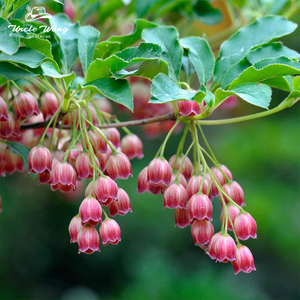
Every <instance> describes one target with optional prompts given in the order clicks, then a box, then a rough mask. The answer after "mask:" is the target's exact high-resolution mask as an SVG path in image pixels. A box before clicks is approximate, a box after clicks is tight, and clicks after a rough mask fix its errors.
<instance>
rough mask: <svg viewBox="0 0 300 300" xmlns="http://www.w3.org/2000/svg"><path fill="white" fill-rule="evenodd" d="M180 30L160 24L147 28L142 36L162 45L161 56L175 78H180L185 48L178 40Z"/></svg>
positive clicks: (175, 79)
mask: <svg viewBox="0 0 300 300" xmlns="http://www.w3.org/2000/svg"><path fill="white" fill-rule="evenodd" d="M178 37H179V34H178V31H177V29H176V28H175V27H168V26H160V27H156V28H147V29H144V30H143V32H142V38H143V39H144V40H145V41H146V42H148V43H154V44H158V45H159V46H161V48H162V50H163V53H162V55H161V58H162V59H163V60H164V61H165V62H166V63H167V64H168V67H169V76H170V77H171V78H172V79H173V80H174V81H176V82H177V81H178V80H179V71H180V69H181V63H182V55H183V49H182V47H181V46H180V44H179V41H178Z"/></svg>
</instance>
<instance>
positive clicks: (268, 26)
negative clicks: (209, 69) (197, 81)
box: [214, 16, 297, 82]
mask: <svg viewBox="0 0 300 300" xmlns="http://www.w3.org/2000/svg"><path fill="white" fill-rule="evenodd" d="M296 28H297V24H295V23H293V22H290V21H288V20H287V19H285V18H283V17H280V16H267V17H263V18H259V19H257V20H256V21H255V22H254V23H252V24H250V25H248V26H245V27H243V28H241V29H240V30H238V31H237V32H236V33H235V34H234V35H232V36H231V37H230V38H229V39H228V40H227V41H225V42H224V43H223V44H222V45H221V48H220V54H219V57H218V59H217V61H216V65H215V72H214V80H215V81H216V82H222V80H223V79H224V77H225V74H226V73H227V71H228V69H229V68H230V67H232V65H234V64H236V63H238V62H239V61H241V60H242V59H243V58H244V57H245V56H246V55H247V54H248V52H249V51H250V50H252V49H254V48H257V47H259V46H263V45H265V44H267V43H269V42H272V41H274V40H276V39H278V38H280V37H282V36H285V35H287V34H290V33H292V32H293V31H294V30H295V29H296Z"/></svg>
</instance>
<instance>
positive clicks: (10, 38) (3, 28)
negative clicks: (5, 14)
mask: <svg viewBox="0 0 300 300" xmlns="http://www.w3.org/2000/svg"><path fill="white" fill-rule="evenodd" d="M10 25H11V23H9V22H8V21H7V20H5V19H3V18H0V41H1V43H0V51H3V52H4V53H6V54H10V55H12V54H14V53H16V52H17V51H18V49H19V45H20V37H19V35H18V34H17V33H14V32H12V28H9V26H10Z"/></svg>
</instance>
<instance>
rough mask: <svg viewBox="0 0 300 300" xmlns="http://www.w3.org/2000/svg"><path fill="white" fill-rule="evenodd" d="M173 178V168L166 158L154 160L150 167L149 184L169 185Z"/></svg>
mask: <svg viewBox="0 0 300 300" xmlns="http://www.w3.org/2000/svg"><path fill="white" fill-rule="evenodd" d="M171 178H172V168H171V166H170V165H169V163H168V161H167V160H166V159H165V158H160V157H159V158H154V159H153V160H152V161H151V162H150V164H149V166H148V183H150V184H152V185H156V186H157V185H160V186H162V184H165V185H169V184H170V183H171Z"/></svg>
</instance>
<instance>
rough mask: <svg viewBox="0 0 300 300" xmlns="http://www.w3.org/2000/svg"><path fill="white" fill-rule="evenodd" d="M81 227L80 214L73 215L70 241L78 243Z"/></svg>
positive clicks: (70, 226)
mask: <svg viewBox="0 0 300 300" xmlns="http://www.w3.org/2000/svg"><path fill="white" fill-rule="evenodd" d="M81 228H82V223H81V218H80V217H79V216H75V217H73V218H72V220H71V222H70V225H69V233H70V243H77V236H78V233H79V231H80V230H81Z"/></svg>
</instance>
